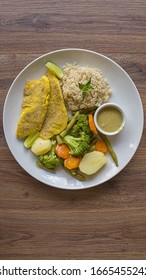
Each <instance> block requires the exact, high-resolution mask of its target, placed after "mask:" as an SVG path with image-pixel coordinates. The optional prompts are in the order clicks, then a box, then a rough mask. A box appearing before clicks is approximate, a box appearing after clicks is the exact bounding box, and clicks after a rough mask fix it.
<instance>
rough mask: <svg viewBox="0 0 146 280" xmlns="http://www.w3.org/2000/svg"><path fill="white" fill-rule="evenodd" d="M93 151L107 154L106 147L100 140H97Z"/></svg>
mask: <svg viewBox="0 0 146 280" xmlns="http://www.w3.org/2000/svg"><path fill="white" fill-rule="evenodd" d="M95 149H96V151H98V152H102V153H106V152H107V146H106V144H105V142H104V141H103V140H102V139H99V140H97V142H96V144H95Z"/></svg>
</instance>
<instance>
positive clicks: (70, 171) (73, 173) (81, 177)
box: [63, 166, 86, 181]
mask: <svg viewBox="0 0 146 280" xmlns="http://www.w3.org/2000/svg"><path fill="white" fill-rule="evenodd" d="M63 168H64V170H65V171H66V172H67V173H68V174H70V175H71V176H73V177H74V178H76V179H77V180H79V181H86V177H85V176H84V175H83V174H81V173H80V172H78V171H76V170H75V169H68V168H66V167H65V166H63Z"/></svg>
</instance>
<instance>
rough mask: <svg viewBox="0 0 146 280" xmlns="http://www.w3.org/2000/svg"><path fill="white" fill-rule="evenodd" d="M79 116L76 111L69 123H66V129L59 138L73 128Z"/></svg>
mask: <svg viewBox="0 0 146 280" xmlns="http://www.w3.org/2000/svg"><path fill="white" fill-rule="evenodd" d="M78 115H79V112H78V111H77V112H76V113H75V115H74V116H73V117H72V119H71V121H70V122H69V123H68V125H67V127H66V128H65V130H63V131H62V132H61V133H60V136H61V137H64V136H65V135H66V134H67V133H68V132H69V130H70V129H71V128H72V127H73V125H74V124H75V123H76V121H77V117H78Z"/></svg>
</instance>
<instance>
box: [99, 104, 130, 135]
mask: <svg viewBox="0 0 146 280" xmlns="http://www.w3.org/2000/svg"><path fill="white" fill-rule="evenodd" d="M108 107H112V108H115V109H117V110H118V111H119V112H120V113H121V115H122V123H121V125H120V126H119V127H118V128H117V129H116V130H114V131H111V132H109V131H106V130H104V129H103V128H101V127H100V125H99V123H98V114H99V112H101V110H103V109H104V108H108ZM94 123H95V126H96V128H97V130H98V131H99V132H101V133H103V134H105V135H108V136H113V135H116V134H118V133H119V132H120V131H121V130H122V129H123V128H124V126H125V115H124V112H123V110H122V108H121V107H120V106H119V105H117V104H115V103H104V104H102V105H101V106H100V107H99V108H98V109H97V110H96V111H95V113H94Z"/></svg>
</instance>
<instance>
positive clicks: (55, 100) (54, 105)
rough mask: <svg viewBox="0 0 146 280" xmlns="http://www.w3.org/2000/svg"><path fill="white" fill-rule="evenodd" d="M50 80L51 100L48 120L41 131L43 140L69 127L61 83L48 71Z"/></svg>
mask: <svg viewBox="0 0 146 280" xmlns="http://www.w3.org/2000/svg"><path fill="white" fill-rule="evenodd" d="M48 78H49V81H50V99H49V106H48V111H47V115H46V119H45V121H44V124H43V127H42V129H41V131H40V137H42V138H43V139H49V138H51V137H52V136H54V135H56V134H59V133H60V132H61V131H62V130H64V129H65V127H66V126H67V120H68V115H67V110H66V107H65V104H64V99H63V95H62V90H61V87H60V84H59V81H58V79H57V78H56V77H55V75H54V74H53V73H52V72H51V71H50V70H49V71H48Z"/></svg>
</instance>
